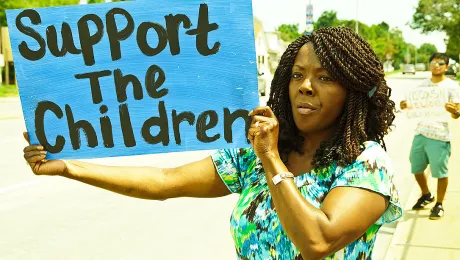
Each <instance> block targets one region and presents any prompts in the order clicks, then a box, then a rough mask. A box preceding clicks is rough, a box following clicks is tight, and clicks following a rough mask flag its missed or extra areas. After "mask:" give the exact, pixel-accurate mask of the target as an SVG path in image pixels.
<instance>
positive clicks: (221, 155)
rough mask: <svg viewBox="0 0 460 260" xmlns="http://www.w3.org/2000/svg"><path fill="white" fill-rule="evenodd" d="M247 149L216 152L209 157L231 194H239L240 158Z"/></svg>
mask: <svg viewBox="0 0 460 260" xmlns="http://www.w3.org/2000/svg"><path fill="white" fill-rule="evenodd" d="M246 150H247V149H225V150H217V151H216V152H215V153H213V154H212V155H211V158H212V160H213V162H214V166H215V167H216V170H217V173H218V174H219V176H220V178H221V179H222V181H223V182H224V183H225V185H226V186H227V187H228V189H229V190H230V191H231V192H232V193H241V190H242V178H241V165H240V161H241V156H243V155H244V154H245V153H247V151H246Z"/></svg>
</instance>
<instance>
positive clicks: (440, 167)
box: [409, 135, 450, 179]
mask: <svg viewBox="0 0 460 260" xmlns="http://www.w3.org/2000/svg"><path fill="white" fill-rule="evenodd" d="M449 158H450V142H443V141H439V140H435V139H431V138H427V137H425V136H423V135H416V136H415V137H414V141H412V148H411V150H410V157H409V159H410V163H411V169H412V173H413V174H418V173H423V172H424V171H425V169H426V167H427V166H428V164H429V165H430V169H431V175H432V176H433V178H440V179H441V178H447V164H448V163H449Z"/></svg>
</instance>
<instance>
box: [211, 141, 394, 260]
mask: <svg viewBox="0 0 460 260" xmlns="http://www.w3.org/2000/svg"><path fill="white" fill-rule="evenodd" d="M362 148H363V152H362V153H361V155H359V157H358V158H357V159H356V161H354V162H353V163H352V164H351V165H349V166H347V167H339V166H337V165H336V164H333V165H331V166H329V167H326V168H322V169H316V170H313V171H311V172H310V173H305V174H302V175H300V176H297V177H295V178H294V181H295V183H296V185H297V187H298V189H299V190H300V192H301V194H302V195H303V196H304V197H305V199H306V200H307V201H308V202H309V203H311V204H312V205H313V206H315V207H317V208H320V207H321V204H322V203H323V201H324V199H325V197H326V196H327V194H328V193H329V191H330V190H332V189H333V188H335V187H357V188H363V189H367V190H371V191H375V192H377V193H380V194H383V195H384V196H387V197H388V198H389V200H390V203H389V206H388V208H387V210H386V211H385V212H384V214H383V215H382V216H381V217H380V219H379V220H378V221H377V222H376V223H374V224H373V225H372V226H371V227H370V228H369V229H368V230H367V231H366V233H365V234H364V235H363V236H361V237H360V238H359V239H357V240H356V241H354V242H352V243H351V244H350V245H348V246H346V247H345V248H344V249H343V250H341V251H339V252H337V253H335V254H334V255H331V256H329V257H327V258H326V259H370V258H371V256H372V249H373V247H374V242H375V239H376V234H377V231H378V230H379V228H380V227H381V226H382V225H383V224H385V223H390V222H393V221H395V220H397V219H398V218H400V217H401V215H402V209H401V206H400V204H399V201H398V195H397V192H396V189H395V186H394V184H393V181H392V179H393V170H392V166H391V160H390V158H389V157H388V155H387V153H386V152H385V150H384V149H383V148H382V147H381V146H380V145H379V144H378V143H376V142H365V143H364V145H363V147H362ZM212 159H213V161H214V164H215V167H216V169H217V172H218V173H219V175H220V177H221V178H222V180H223V181H224V183H225V184H226V185H227V187H228V188H229V190H230V191H231V192H232V193H238V194H240V197H239V200H238V202H237V205H236V207H235V208H234V210H233V213H232V216H231V219H230V229H231V233H232V236H233V240H234V241H235V247H236V253H237V256H238V259H257V260H258V259H261V260H262V259H264V260H265V259H280V260H281V259H282V260H284V259H286V260H287V259H289V260H291V259H302V256H301V255H300V252H299V250H298V249H297V248H296V247H295V246H294V244H293V243H292V242H291V241H290V240H289V238H288V236H287V235H286V233H285V232H284V230H283V227H282V226H281V223H280V221H279V219H278V215H277V214H276V211H275V210H273V209H272V208H271V206H270V205H271V199H272V198H271V195H270V192H269V189H268V186H267V180H266V178H265V173H264V169H263V167H262V163H261V161H260V159H259V158H257V156H256V155H255V154H254V151H253V150H252V149H230V150H219V151H217V152H215V153H214V154H213V155H212Z"/></svg>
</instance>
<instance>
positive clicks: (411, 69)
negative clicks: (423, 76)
mask: <svg viewBox="0 0 460 260" xmlns="http://www.w3.org/2000/svg"><path fill="white" fill-rule="evenodd" d="M406 73H411V74H414V75H415V65H414V64H404V65H403V66H402V74H406Z"/></svg>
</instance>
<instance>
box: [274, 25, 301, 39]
mask: <svg viewBox="0 0 460 260" xmlns="http://www.w3.org/2000/svg"><path fill="white" fill-rule="evenodd" d="M276 30H277V31H278V32H280V35H281V39H282V40H283V41H286V42H293V41H294V40H295V39H297V38H299V37H300V35H301V34H300V33H299V25H298V24H282V25H280V26H279V27H278V28H277V29H276Z"/></svg>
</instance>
